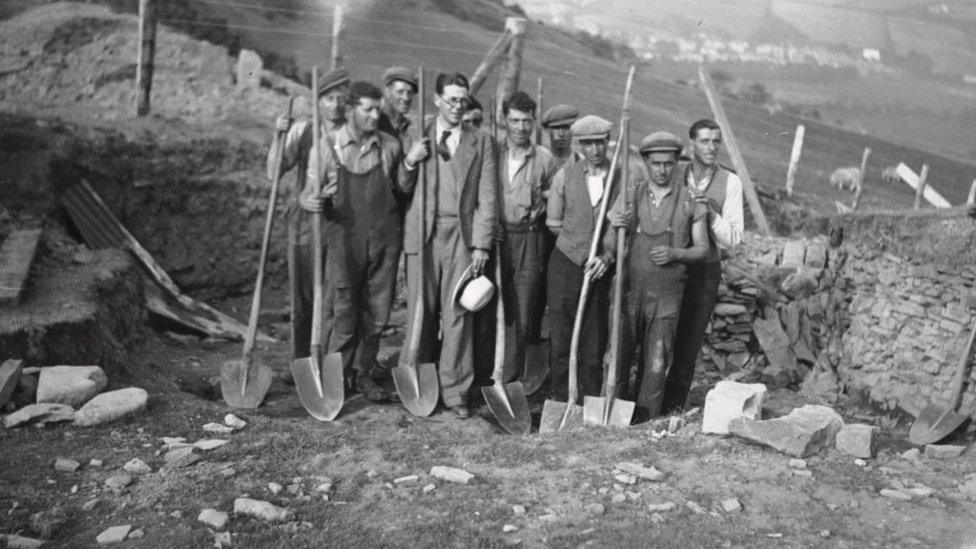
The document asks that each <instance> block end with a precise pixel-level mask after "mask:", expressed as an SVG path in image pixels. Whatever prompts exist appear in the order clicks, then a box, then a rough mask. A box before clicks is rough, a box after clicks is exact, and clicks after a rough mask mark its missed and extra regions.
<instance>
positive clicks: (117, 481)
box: [105, 474, 132, 492]
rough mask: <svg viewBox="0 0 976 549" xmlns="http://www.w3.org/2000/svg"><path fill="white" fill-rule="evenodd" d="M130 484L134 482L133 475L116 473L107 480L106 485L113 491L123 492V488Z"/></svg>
mask: <svg viewBox="0 0 976 549" xmlns="http://www.w3.org/2000/svg"><path fill="white" fill-rule="evenodd" d="M130 484H132V477H130V476H129V475H126V474H121V475H115V476H112V477H109V478H108V479H107V480H106V481H105V486H106V487H108V488H109V489H111V490H112V491H113V492H121V491H122V489H123V488H125V487H126V486H128V485H130Z"/></svg>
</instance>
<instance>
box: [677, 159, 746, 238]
mask: <svg viewBox="0 0 976 549" xmlns="http://www.w3.org/2000/svg"><path fill="white" fill-rule="evenodd" d="M716 171H718V172H721V173H722V174H726V175H727V177H726V179H725V192H724V193H722V196H709V195H714V194H715V193H714V191H715V190H716V189H712V185H716V181H715V179H716ZM686 184H687V185H688V186H690V187H693V188H695V189H697V190H698V191H699V192H703V193H705V194H706V196H709V198H710V199H714V203H715V204H717V205H718V206H719V209H720V211H716V212H715V214H714V217H713V218H712V221H711V224H710V225H709V229H711V233H712V235H713V237H714V240H715V243H716V244H717V245H718V246H719V248H721V249H723V250H728V249H731V248H734V247H735V246H737V245H738V244H739V243H740V242H742V231H743V228H744V227H745V220H744V216H743V211H742V180H741V179H739V176H738V175H736V174H734V173H732V172H730V171H728V170H724V169H719V168H718V166H712V167H711V168H710V169H708V170H706V171H705V174H704V176H703V177H702V178H701V179H700V180H698V181H696V180H695V172H694V170H693V169H692V165H691V164H689V165H688V171H687V179H686ZM710 190H711V191H713V192H711V193H710V192H709V191H710Z"/></svg>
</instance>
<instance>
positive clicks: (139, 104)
mask: <svg viewBox="0 0 976 549" xmlns="http://www.w3.org/2000/svg"><path fill="white" fill-rule="evenodd" d="M138 55H139V62H138V64H137V65H136V94H137V97H136V116H146V115H147V114H149V96H150V93H151V91H152V79H153V59H154V58H155V57H156V0H139V52H138Z"/></svg>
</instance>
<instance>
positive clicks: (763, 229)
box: [698, 66, 773, 236]
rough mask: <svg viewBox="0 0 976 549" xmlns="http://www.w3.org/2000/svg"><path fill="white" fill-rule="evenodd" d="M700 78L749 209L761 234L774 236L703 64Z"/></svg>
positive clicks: (700, 68) (699, 74)
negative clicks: (727, 145) (727, 146)
mask: <svg viewBox="0 0 976 549" xmlns="http://www.w3.org/2000/svg"><path fill="white" fill-rule="evenodd" d="M698 79H699V80H701V83H702V87H703V88H705V96H706V97H707V98H708V104H709V105H710V106H711V107H712V114H714V115H715V121H716V122H718V125H719V126H720V127H721V128H722V137H723V138H724V139H725V141H726V142H727V143H728V144H729V156H731V157H732V163H733V164H734V165H735V170H736V172H738V175H739V179H741V180H742V191H743V194H745V196H746V202H747V203H748V204H749V211H751V212H752V217H753V219H755V220H756V228H757V229H759V234H761V235H763V236H772V235H773V231H772V230H771V229H770V228H769V222H768V221H766V214H765V213H763V209H762V204H761V203H760V202H759V196H758V195H756V187H755V185H753V183H752V178H751V177H749V170H747V169H746V161H745V159H744V158H743V157H742V151H741V150H740V149H739V144H738V142H737V141H736V139H735V134H734V133H732V126H731V125H730V124H729V119H728V117H726V116H725V109H724V108H723V107H722V101H721V100H720V99H719V97H718V92H716V91H715V85H714V84H712V79H711V78H709V76H708V75H707V74H705V67H703V66H699V67H698Z"/></svg>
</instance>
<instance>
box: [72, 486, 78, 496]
mask: <svg viewBox="0 0 976 549" xmlns="http://www.w3.org/2000/svg"><path fill="white" fill-rule="evenodd" d="M71 493H72V494H77V493H78V485H77V484H75V485H74V486H72V487H71Z"/></svg>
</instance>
